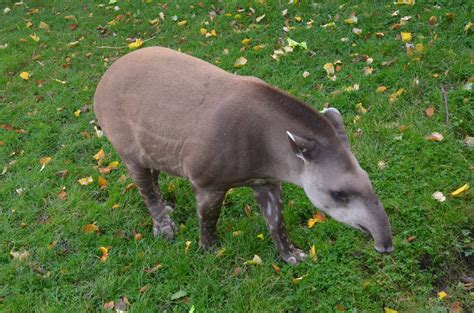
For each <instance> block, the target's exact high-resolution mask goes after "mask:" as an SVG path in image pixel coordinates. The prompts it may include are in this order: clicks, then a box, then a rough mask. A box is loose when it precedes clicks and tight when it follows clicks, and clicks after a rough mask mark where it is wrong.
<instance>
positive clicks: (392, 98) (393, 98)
mask: <svg viewBox="0 0 474 313" xmlns="http://www.w3.org/2000/svg"><path fill="white" fill-rule="evenodd" d="M404 92H405V89H404V88H400V89H398V90H397V91H395V92H394V93H392V94H390V95H389V96H388V101H389V102H390V103H394V102H395V101H397V99H398V97H399V96H400V95H402V94H403V93H404Z"/></svg>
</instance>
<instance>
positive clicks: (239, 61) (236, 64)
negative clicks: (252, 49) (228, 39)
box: [234, 57, 247, 68]
mask: <svg viewBox="0 0 474 313" xmlns="http://www.w3.org/2000/svg"><path fill="white" fill-rule="evenodd" d="M245 64H247V59H246V58H244V57H240V58H238V59H237V60H235V62H234V67H236V68H241V67H243V66H244V65H245Z"/></svg>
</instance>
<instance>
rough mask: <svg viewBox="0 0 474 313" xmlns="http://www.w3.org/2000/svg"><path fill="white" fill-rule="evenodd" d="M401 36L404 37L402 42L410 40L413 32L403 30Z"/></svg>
mask: <svg viewBox="0 0 474 313" xmlns="http://www.w3.org/2000/svg"><path fill="white" fill-rule="evenodd" d="M400 37H401V39H402V42H409V41H411V40H412V35H411V33H406V32H401V33H400Z"/></svg>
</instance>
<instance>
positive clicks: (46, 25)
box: [39, 22, 50, 31]
mask: <svg viewBox="0 0 474 313" xmlns="http://www.w3.org/2000/svg"><path fill="white" fill-rule="evenodd" d="M39 28H41V29H42V30H46V31H49V30H50V28H49V25H48V24H46V23H45V22H40V23H39Z"/></svg>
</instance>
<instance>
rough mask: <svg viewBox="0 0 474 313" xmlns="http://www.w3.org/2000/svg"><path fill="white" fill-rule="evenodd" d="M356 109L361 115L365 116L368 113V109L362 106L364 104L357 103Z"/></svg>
mask: <svg viewBox="0 0 474 313" xmlns="http://www.w3.org/2000/svg"><path fill="white" fill-rule="evenodd" d="M356 109H357V112H358V113H360V114H365V113H367V108H365V107H364V106H363V105H362V102H359V103H357V105H356Z"/></svg>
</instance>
